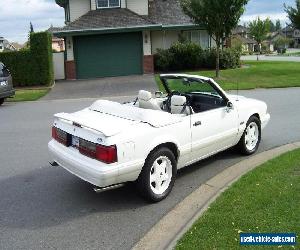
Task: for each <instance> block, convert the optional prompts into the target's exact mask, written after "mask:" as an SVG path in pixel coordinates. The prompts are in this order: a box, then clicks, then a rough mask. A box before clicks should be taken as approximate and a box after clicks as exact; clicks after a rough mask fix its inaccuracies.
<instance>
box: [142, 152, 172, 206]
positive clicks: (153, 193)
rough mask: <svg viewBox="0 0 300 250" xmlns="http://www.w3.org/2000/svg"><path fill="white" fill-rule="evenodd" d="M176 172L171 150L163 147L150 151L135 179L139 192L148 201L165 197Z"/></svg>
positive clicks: (156, 200)
mask: <svg viewBox="0 0 300 250" xmlns="http://www.w3.org/2000/svg"><path fill="white" fill-rule="evenodd" d="M176 173H177V162H176V159H175V156H174V154H173V152H172V151H171V150H170V149H168V148H165V147H162V148H159V149H157V150H155V151H154V152H152V153H151V154H150V155H149V156H148V157H147V159H146V161H145V164H144V167H143V169H142V172H141V173H140V176H139V178H138V180H137V187H138V190H139V192H140V194H141V195H142V196H143V197H144V198H146V199H147V200H148V201H150V202H158V201H161V200H163V199H165V198H166V197H167V196H168V195H169V193H170V192H171V190H172V188H173V186H174V182H175V179H176Z"/></svg>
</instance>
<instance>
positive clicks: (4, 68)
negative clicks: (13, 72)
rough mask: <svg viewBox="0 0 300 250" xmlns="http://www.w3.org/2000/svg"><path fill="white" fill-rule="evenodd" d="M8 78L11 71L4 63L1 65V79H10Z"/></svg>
mask: <svg viewBox="0 0 300 250" xmlns="http://www.w3.org/2000/svg"><path fill="white" fill-rule="evenodd" d="M8 76H9V71H8V70H7V68H6V67H5V66H4V65H3V64H2V63H0V77H8Z"/></svg>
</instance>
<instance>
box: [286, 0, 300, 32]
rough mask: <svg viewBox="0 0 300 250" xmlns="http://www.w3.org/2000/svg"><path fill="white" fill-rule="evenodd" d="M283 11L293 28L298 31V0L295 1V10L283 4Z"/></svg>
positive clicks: (299, 11) (299, 20)
mask: <svg viewBox="0 0 300 250" xmlns="http://www.w3.org/2000/svg"><path fill="white" fill-rule="evenodd" d="M284 9H285V12H286V13H287V14H288V17H289V19H290V21H291V23H292V24H293V26H294V28H296V29H300V0H296V8H294V7H292V6H287V5H286V4H284Z"/></svg>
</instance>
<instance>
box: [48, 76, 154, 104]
mask: <svg viewBox="0 0 300 250" xmlns="http://www.w3.org/2000/svg"><path fill="white" fill-rule="evenodd" d="M141 89H144V90H149V91H151V92H154V91H155V90H157V85H156V83H155V80H154V75H135V76H121V77H108V78H99V79H92V80H90V79H89V80H74V81H57V82H56V84H55V86H54V87H53V89H52V90H51V91H50V93H49V94H48V95H47V96H45V97H44V98H43V99H42V100H58V99H78V98H101V97H104V96H105V97H109V96H137V94H138V91H139V90H141Z"/></svg>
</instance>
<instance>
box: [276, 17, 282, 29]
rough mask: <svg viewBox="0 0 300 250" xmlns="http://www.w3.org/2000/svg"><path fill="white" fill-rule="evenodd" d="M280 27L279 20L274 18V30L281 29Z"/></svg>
mask: <svg viewBox="0 0 300 250" xmlns="http://www.w3.org/2000/svg"><path fill="white" fill-rule="evenodd" d="M281 29H282V27H281V22H280V20H279V19H278V20H276V24H275V31H278V30H281Z"/></svg>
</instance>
